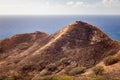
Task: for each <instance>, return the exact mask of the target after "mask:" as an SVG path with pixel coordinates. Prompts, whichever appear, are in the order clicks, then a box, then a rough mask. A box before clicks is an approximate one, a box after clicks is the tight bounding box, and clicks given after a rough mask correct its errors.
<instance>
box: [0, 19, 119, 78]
mask: <svg viewBox="0 0 120 80" xmlns="http://www.w3.org/2000/svg"><path fill="white" fill-rule="evenodd" d="M21 35H23V36H21ZM21 35H15V36H13V37H10V38H7V39H10V41H6V40H7V39H5V40H2V41H1V42H0V47H1V48H0V49H1V50H0V55H1V56H3V57H2V58H0V59H1V62H0V72H1V73H2V72H4V73H6V75H11V74H20V75H22V76H23V77H24V80H30V79H31V78H32V77H35V76H36V75H38V74H39V75H51V74H64V73H65V70H67V69H73V68H75V67H79V66H84V67H86V68H87V69H89V68H92V67H94V66H95V65H96V64H98V63H99V62H100V61H102V60H103V59H104V58H105V57H107V56H109V55H114V54H116V53H117V52H119V50H120V43H119V42H117V41H113V40H112V39H110V38H109V37H108V36H107V35H106V34H105V33H103V32H102V31H101V30H100V29H98V28H96V27H95V26H92V25H90V24H88V23H85V22H82V21H76V22H74V23H72V24H70V25H68V26H66V27H64V28H63V29H61V30H59V31H58V32H56V33H54V34H51V35H48V34H46V33H43V32H35V33H30V34H29V33H28V34H21ZM26 35H27V36H26ZM19 37H20V39H19ZM14 38H15V40H14ZM16 40H17V41H16ZM12 41H13V42H12ZM19 41H20V42H19ZM8 43H9V45H8ZM5 44H7V46H5V47H4V45H5ZM12 46H13V47H12ZM2 49H7V50H6V51H4V50H3V51H2ZM3 54H4V55H3ZM5 54H6V56H5ZM64 59H65V60H66V61H65V63H63V62H61V61H62V60H64ZM51 64H52V65H53V64H54V65H56V66H57V69H56V68H55V70H48V69H47V67H48V66H49V65H51ZM26 65H27V67H28V68H27V69H26ZM14 67H16V69H15V68H14ZM24 68H25V69H24ZM23 74H24V75H23ZM25 76H28V77H29V78H27V77H25Z"/></svg>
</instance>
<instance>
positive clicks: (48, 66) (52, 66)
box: [46, 64, 57, 71]
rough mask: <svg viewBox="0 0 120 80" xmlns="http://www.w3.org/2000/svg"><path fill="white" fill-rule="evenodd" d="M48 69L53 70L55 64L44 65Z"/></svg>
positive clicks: (55, 67)
mask: <svg viewBox="0 0 120 80" xmlns="http://www.w3.org/2000/svg"><path fill="white" fill-rule="evenodd" d="M46 68H47V70H48V71H55V70H56V69H57V66H56V65H55V64H49V65H47V66H46Z"/></svg>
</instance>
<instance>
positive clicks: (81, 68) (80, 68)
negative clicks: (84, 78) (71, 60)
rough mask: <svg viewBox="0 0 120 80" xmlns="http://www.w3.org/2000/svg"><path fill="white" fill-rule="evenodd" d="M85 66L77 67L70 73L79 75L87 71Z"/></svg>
mask: <svg viewBox="0 0 120 80" xmlns="http://www.w3.org/2000/svg"><path fill="white" fill-rule="evenodd" d="M85 69H86V68H85V67H76V68H74V69H72V70H71V71H70V72H69V75H72V76H74V75H77V74H81V73H84V72H85Z"/></svg>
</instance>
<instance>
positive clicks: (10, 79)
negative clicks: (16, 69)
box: [5, 75, 22, 80]
mask: <svg viewBox="0 0 120 80" xmlns="http://www.w3.org/2000/svg"><path fill="white" fill-rule="evenodd" d="M5 80H22V78H21V77H20V76H17V75H12V76H8V77H7V78H6V79H5Z"/></svg>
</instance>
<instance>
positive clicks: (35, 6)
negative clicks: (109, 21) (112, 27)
mask: <svg viewBox="0 0 120 80" xmlns="http://www.w3.org/2000/svg"><path fill="white" fill-rule="evenodd" d="M97 14H98V15H104V14H106V15H120V0H0V15H97Z"/></svg>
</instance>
